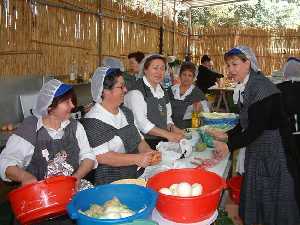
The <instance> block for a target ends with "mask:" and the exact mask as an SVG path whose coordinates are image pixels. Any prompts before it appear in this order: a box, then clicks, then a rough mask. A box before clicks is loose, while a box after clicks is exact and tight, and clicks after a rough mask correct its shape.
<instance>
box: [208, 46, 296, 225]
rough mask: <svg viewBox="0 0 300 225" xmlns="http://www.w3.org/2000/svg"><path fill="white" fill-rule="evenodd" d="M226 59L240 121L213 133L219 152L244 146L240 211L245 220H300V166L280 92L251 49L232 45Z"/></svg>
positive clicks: (283, 224)
mask: <svg viewBox="0 0 300 225" xmlns="http://www.w3.org/2000/svg"><path fill="white" fill-rule="evenodd" d="M224 58H225V61H226V64H227V69H228V71H229V75H230V76H231V77H232V78H233V79H234V80H235V81H236V82H238V83H239V84H240V85H239V87H238V90H236V91H237V96H238V97H237V99H238V105H239V107H240V113H239V116H240V117H239V119H240V121H239V124H238V125H237V126H236V127H235V128H233V129H232V130H230V131H229V132H227V133H222V132H211V133H212V135H213V136H214V137H215V138H216V139H218V140H219V141H214V145H215V154H216V156H217V157H221V158H222V157H224V156H225V155H226V154H227V153H228V152H229V151H233V150H234V149H238V148H241V147H246V151H245V153H246V155H245V174H244V180H243V184H242V189H241V196H240V199H241V200H240V216H241V218H242V219H243V220H244V224H245V225H251V224H277V225H296V224H299V222H300V221H299V219H300V218H299V205H298V204H297V201H296V192H298V193H299V186H298V185H297V182H296V177H297V176H299V175H296V174H299V171H298V172H297V171H296V170H295V163H296V162H295V161H294V160H295V157H294V156H295V155H296V151H293V148H292V143H291V133H290V132H289V129H288V121H287V119H286V115H285V113H284V110H283V104H282V99H281V93H280V91H279V90H278V89H277V88H276V86H275V85H274V84H273V83H272V82H271V81H270V80H269V79H267V78H266V77H265V76H264V75H263V74H261V73H260V72H259V69H258V66H257V60H256V57H255V55H254V54H253V52H252V50H251V49H250V48H248V47H246V46H238V47H235V48H233V49H231V50H229V51H228V52H226V53H225V56H224ZM222 141H223V142H222ZM226 142H227V143H226ZM295 175H296V176H295ZM298 184H299V183H298ZM298 196H299V195H298ZM298 201H299V198H298ZM298 203H299V202H298Z"/></svg>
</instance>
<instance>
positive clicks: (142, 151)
mask: <svg viewBox="0 0 300 225" xmlns="http://www.w3.org/2000/svg"><path fill="white" fill-rule="evenodd" d="M122 75H123V74H122V72H121V71H120V70H119V69H114V68H107V67H99V68H97V69H96V71H95V73H94V75H93V77H92V82H91V92H92V97H93V100H94V102H96V103H95V105H94V106H93V107H92V108H91V110H90V111H89V112H88V113H87V114H86V115H85V118H84V119H83V120H82V124H83V126H84V128H85V130H86V133H87V136H88V139H89V142H90V145H91V147H92V149H93V151H94V153H95V155H96V158H97V161H98V168H97V169H96V170H95V183H96V184H106V183H111V182H113V181H116V180H120V179H127V178H137V177H138V173H137V169H138V167H143V168H145V167H147V166H149V165H154V164H156V163H159V162H160V153H159V152H157V151H153V150H152V149H151V148H150V147H149V145H148V144H147V143H146V142H145V141H144V139H143V136H142V135H141V134H140V132H139V131H138V129H137V128H136V126H135V121H134V117H133V113H132V112H131V110H129V109H128V108H126V107H125V106H121V105H122V103H123V100H124V95H125V93H126V92H127V89H126V86H125V82H124V78H123V76H122Z"/></svg>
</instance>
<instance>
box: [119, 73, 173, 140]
mask: <svg viewBox="0 0 300 225" xmlns="http://www.w3.org/2000/svg"><path fill="white" fill-rule="evenodd" d="M143 81H144V83H145V85H146V86H147V87H149V88H150V90H151V93H152V95H153V96H154V97H155V98H158V99H159V98H162V97H164V96H165V93H164V91H163V89H162V88H161V86H160V85H157V87H156V89H154V88H153V87H152V86H151V85H150V83H149V82H148V80H147V79H146V77H143ZM124 105H125V106H127V107H128V108H130V109H131V110H132V112H133V114H134V118H135V119H136V123H137V127H138V129H139V130H140V131H142V132H143V133H144V134H147V133H148V132H149V131H150V130H151V129H152V128H154V127H155V125H154V124H153V123H152V122H151V121H150V120H148V118H147V103H146V102H145V99H144V96H143V94H142V93H141V92H140V91H139V90H132V91H129V92H128V93H127V94H126V95H125V99H124ZM166 107H167V124H173V121H172V118H171V115H172V108H171V104H170V103H168V104H167V105H166Z"/></svg>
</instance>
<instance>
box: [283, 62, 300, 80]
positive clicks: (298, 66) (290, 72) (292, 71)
mask: <svg viewBox="0 0 300 225" xmlns="http://www.w3.org/2000/svg"><path fill="white" fill-rule="evenodd" d="M283 75H284V79H285V80H286V81H300V58H294V57H291V58H289V59H288V60H287V62H286V64H285V65H284V68H283Z"/></svg>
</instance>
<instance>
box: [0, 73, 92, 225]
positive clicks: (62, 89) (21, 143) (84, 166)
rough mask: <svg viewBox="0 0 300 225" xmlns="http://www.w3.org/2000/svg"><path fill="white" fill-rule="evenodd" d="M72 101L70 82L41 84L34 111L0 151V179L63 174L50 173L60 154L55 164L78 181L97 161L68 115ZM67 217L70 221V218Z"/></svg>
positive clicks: (33, 178)
mask: <svg viewBox="0 0 300 225" xmlns="http://www.w3.org/2000/svg"><path fill="white" fill-rule="evenodd" d="M75 105H76V96H75V93H74V90H73V88H72V86H70V85H67V84H63V83H62V82H60V81H58V80H55V79H53V80H50V81H48V82H47V83H45V84H44V85H43V87H42V89H41V90H40V92H39V95H38V98H37V102H36V104H35V107H34V109H33V113H34V115H33V116H30V117H27V118H25V119H24V121H23V122H22V123H21V124H20V126H19V127H18V128H17V130H16V131H15V132H14V133H13V134H12V135H11V136H10V137H9V139H8V141H7V144H6V147H5V148H4V150H3V152H2V153H1V155H0V175H1V178H2V180H4V181H7V182H11V181H15V182H19V183H20V184H21V185H22V186H24V185H26V184H30V183H33V182H36V181H39V180H43V179H44V178H46V177H49V176H54V175H61V174H65V172H66V171H61V170H57V171H56V173H58V174H53V168H54V167H53V168H52V170H51V169H50V167H51V165H52V166H53V162H54V161H57V160H55V159H58V158H60V159H61V160H62V161H61V163H62V164H61V165H57V168H58V167H60V168H66V167H68V168H69V169H70V170H72V169H73V170H74V171H73V174H72V175H73V176H74V177H76V178H77V181H78V182H77V183H78V184H79V181H80V179H81V178H82V177H84V176H85V175H86V174H87V173H88V172H89V171H91V170H92V169H93V167H94V166H96V165H97V162H96V160H95V155H94V154H93V152H92V151H91V148H90V145H89V142H88V139H87V136H86V133H85V131H84V128H83V126H82V125H81V124H80V123H79V122H77V121H76V120H73V119H70V114H71V111H72V109H74V107H75ZM69 172H71V171H69ZM65 175H69V174H65ZM70 175H71V174H70ZM66 220H67V221H69V222H70V224H72V222H71V220H68V219H66ZM60 221H62V220H60Z"/></svg>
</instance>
